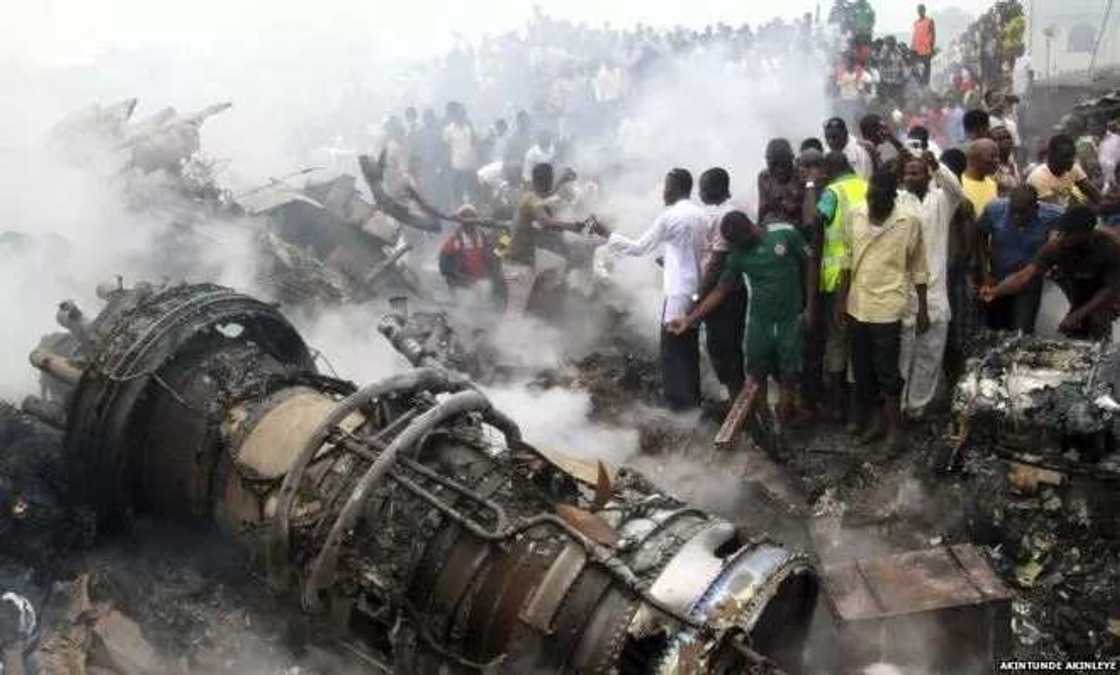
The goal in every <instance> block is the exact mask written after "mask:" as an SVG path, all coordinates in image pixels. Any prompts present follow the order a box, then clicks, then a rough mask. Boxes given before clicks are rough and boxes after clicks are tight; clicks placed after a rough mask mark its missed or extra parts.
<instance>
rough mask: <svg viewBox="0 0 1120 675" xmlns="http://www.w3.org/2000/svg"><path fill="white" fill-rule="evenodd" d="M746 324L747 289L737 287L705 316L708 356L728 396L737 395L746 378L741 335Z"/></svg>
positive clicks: (733, 396)
mask: <svg viewBox="0 0 1120 675" xmlns="http://www.w3.org/2000/svg"><path fill="white" fill-rule="evenodd" d="M746 325H747V290H746V289H745V288H742V289H739V290H738V291H736V292H734V293H732V294H731V295H729V296H728V297H727V298H725V299H724V301H723V302H722V303H720V305H719V306H718V307H716V309H715V311H713V312H712V313H711V314H709V315H708V318H706V319H704V332H705V334H706V341H707V347H708V358H710V359H711V360H712V369H713V370H715V371H716V377H717V378H719V382H720V384H722V385H723V386H725V387H727V391H728V393H729V394H730V395H731V398H735V396H737V395H738V394H739V390H740V389H742V388H743V383H744V381H745V380H746V377H745V375H744V373H743V334H744V332H745V331H746Z"/></svg>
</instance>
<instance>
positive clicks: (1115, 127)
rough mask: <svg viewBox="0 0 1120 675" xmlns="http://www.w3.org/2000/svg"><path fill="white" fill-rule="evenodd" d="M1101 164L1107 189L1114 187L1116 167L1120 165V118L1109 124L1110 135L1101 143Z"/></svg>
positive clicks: (1099, 157) (1099, 155) (1107, 134)
mask: <svg viewBox="0 0 1120 675" xmlns="http://www.w3.org/2000/svg"><path fill="white" fill-rule="evenodd" d="M1097 154H1098V159H1099V160H1100V163H1101V174H1102V175H1103V176H1104V182H1105V187H1112V182H1113V180H1114V179H1115V176H1116V166H1117V164H1120V117H1118V118H1116V119H1114V120H1111V121H1110V122H1109V123H1108V133H1106V134H1105V136H1104V140H1102V141H1101V147H1100V149H1099V150H1098V151H1097Z"/></svg>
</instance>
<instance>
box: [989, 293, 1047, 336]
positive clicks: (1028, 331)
mask: <svg viewBox="0 0 1120 675" xmlns="http://www.w3.org/2000/svg"><path fill="white" fill-rule="evenodd" d="M1041 303H1042V284H1041V283H1035V284H1032V285H1031V286H1030V287H1029V288H1027V290H1025V291H1023V292H1022V293H1020V294H1018V295H1009V296H1007V297H1003V298H998V299H997V300H995V301H994V302H992V303H991V304H989V305H988V308H987V310H986V314H985V316H986V319H987V323H988V328H990V329H991V330H1011V331H1021V332H1022V333H1023V334H1025V335H1034V323H1035V319H1037V318H1038V306H1039V305H1040V304H1041Z"/></svg>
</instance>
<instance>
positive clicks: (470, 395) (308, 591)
mask: <svg viewBox="0 0 1120 675" xmlns="http://www.w3.org/2000/svg"><path fill="white" fill-rule="evenodd" d="M492 409H493V407H492V406H491V405H490V400H489V399H488V398H486V396H484V395H483V394H482V393H481V392H479V391H476V390H471V391H460V392H458V393H455V394H452V395H451V396H449V397H447V399H445V400H443V401H440V402H439V403H437V404H436V405H435V406H433V407H432V408H431V409H429V410H427V411H426V412H424V413H423V414H421V415H419V416H418V417H417V418H416V419H415V420H413V421H412V423H411V424H409V425H408V426H407V427H405V429H404V431H402V432H401V433H400V435H398V436H397V437H396V438H395V439H393V441H392V443H390V444H389V447H388V448H386V449H385V451H384V452H382V453H381V454H380V455H378V457H377V459H376V460H374V462H373V464H372V465H370V467H369V469H367V470H366V472H365V474H364V475H363V476H362V477H361V478H360V479H359V480H358V482H357V484H356V485H355V486H354V488H353V489H352V490H351V492H350V496H349V497H347V499H346V503H345V504H344V505H343V507H342V511H341V512H340V513H339V514H338V518H336V519H335V522H334V525H332V526H331V531H330V533H329V534H328V535H327V540H326V541H325V542H324V543H323V546H322V548H320V549H319V553H318V554H317V555H316V556H315V559H314V560H313V561H312V563H311V567H310V569H309V571H308V574H307V581H306V583H305V585H304V588H303V594H302V595H303V606H304V609H306V610H308V611H320V610H321V609H322V602H321V601H320V599H319V591H321V590H323V589H324V588H327V587H328V586H330V584H331V583H333V581H334V574H335V571H336V569H337V567H338V549H339V546H340V545H341V544H342V539H343V537H344V536H345V534H346V533H347V532H348V531H350V530H351V529H352V528H353V527H354V523H355V522H356V521H357V519H358V514H359V513H360V512H361V509H362V506H363V505H364V504H365V501H366V496H367V495H368V494H369V493H370V492H371V491H372V490H373V488H374V487H376V486H377V485H378V484H380V483H381V481H382V480H384V478H385V475H386V474H387V473H388V472H389V470H390V469H391V468H392V467H393V465H394V464H395V463H396V461H397V456H398V455H400V454H401V452H402V451H405V450H409V449H411V448H412V447H413V446H414V445H416V443H419V442H420V440H421V439H423V438H424V436H426V435H427V434H428V433H429V432H431V431H432V429H434V428H436V427H437V426H439V425H440V424H443V423H444V422H446V421H447V420H449V419H452V418H455V417H458V416H459V415H463V414H465V413H469V412H480V413H482V414H483V415H484V416H486V417H489V415H488V413H489V412H490V411H491V410H492Z"/></svg>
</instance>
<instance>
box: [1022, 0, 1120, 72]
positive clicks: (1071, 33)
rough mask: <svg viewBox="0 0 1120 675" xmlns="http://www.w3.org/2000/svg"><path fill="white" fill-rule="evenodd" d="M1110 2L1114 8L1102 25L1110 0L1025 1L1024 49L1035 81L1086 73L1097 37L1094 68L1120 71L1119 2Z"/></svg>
mask: <svg viewBox="0 0 1120 675" xmlns="http://www.w3.org/2000/svg"><path fill="white" fill-rule="evenodd" d="M1113 1H1114V3H1115V6H1114V7H1113V8H1112V12H1111V14H1110V15H1109V17H1108V21H1107V22H1105V20H1104V19H1105V12H1106V10H1107V8H1108V5H1109V2H1110V0H1025V2H1024V4H1025V5H1026V9H1027V12H1028V16H1029V21H1028V31H1029V34H1028V36H1027V38H1026V39H1027V48H1028V53H1029V54H1030V57H1031V66H1032V67H1033V69H1034V72H1035V77H1036V79H1037V80H1038V81H1040V82H1041V81H1045V80H1047V79H1050V78H1054V77H1059V76H1069V75H1073V74H1076V73H1085V72H1087V71H1088V69H1089V66H1090V61H1091V59H1092V56H1093V49H1094V47H1095V46H1096V43H1097V39H1098V37H1100V46H1099V48H1098V50H1097V57H1096V63H1095V66H1094V69H1095V70H1101V69H1108V68H1110V67H1111V68H1120V2H1115V0H1113ZM1047 28H1052V29H1053V37H1052V38H1050V39H1049V40H1047V37H1046V35H1045V33H1044V31H1045V30H1046V29H1047ZM1102 29H1103V36H1102V35H1101V31H1102ZM1047 42H1049V63H1048V62H1047Z"/></svg>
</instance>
